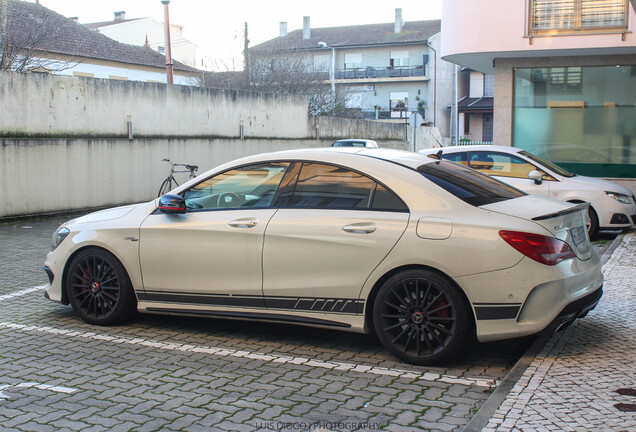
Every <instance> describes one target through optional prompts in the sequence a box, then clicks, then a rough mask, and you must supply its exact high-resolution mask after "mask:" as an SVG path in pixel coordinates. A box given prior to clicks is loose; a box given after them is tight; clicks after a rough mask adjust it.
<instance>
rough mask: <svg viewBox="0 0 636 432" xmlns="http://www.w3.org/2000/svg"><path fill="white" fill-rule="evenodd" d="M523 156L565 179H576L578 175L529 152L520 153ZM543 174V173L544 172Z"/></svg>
mask: <svg viewBox="0 0 636 432" xmlns="http://www.w3.org/2000/svg"><path fill="white" fill-rule="evenodd" d="M519 153H521V154H522V155H524V156H525V157H527V158H528V159H531V160H533V161H535V162H536V163H538V164H541V165H543V166H545V167H547V168H548V169H551V170H552V171H554V172H555V173H557V174H559V175H562V176H563V177H574V176H575V175H576V174H572V173H571V172H570V171H568V170H566V169H564V168H562V167H560V166H558V165H557V164H555V163H553V162H550V161H549V160H546V159H543V158H540V157H539V156H537V155H534V154H532V153H528V152H527V151H521V152H519ZM542 172H543V171H542Z"/></svg>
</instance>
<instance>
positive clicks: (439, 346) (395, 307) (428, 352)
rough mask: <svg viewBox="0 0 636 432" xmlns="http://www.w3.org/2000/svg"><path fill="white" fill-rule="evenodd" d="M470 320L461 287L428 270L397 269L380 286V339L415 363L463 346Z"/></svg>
mask: <svg viewBox="0 0 636 432" xmlns="http://www.w3.org/2000/svg"><path fill="white" fill-rule="evenodd" d="M471 322H472V321H471V319H470V313H469V310H468V305H467V304H466V301H465V300H464V298H463V296H462V295H461V294H460V293H459V291H458V289H457V288H456V287H455V286H454V285H453V284H452V283H450V282H449V281H447V280H446V279H445V278H444V277H442V276H440V275H438V274H436V273H434V272H432V271H428V270H408V271H403V272H400V273H397V274H395V275H393V276H392V277H390V278H389V279H388V280H387V281H386V282H385V283H384V284H383V285H382V287H381V288H380V290H379V292H378V295H377V297H376V299H375V302H374V306H373V324H374V327H375V332H376V334H377V336H378V338H379V339H380V342H382V344H383V345H384V346H385V347H386V348H387V349H388V350H389V351H390V352H391V353H393V354H394V355H395V356H397V357H398V358H400V359H401V360H404V361H406V362H408V363H412V364H430V363H439V362H441V361H444V360H447V359H449V358H450V357H451V356H452V355H453V354H455V353H456V352H457V351H458V350H459V349H460V348H461V347H463V345H464V342H465V341H466V339H467V336H468V335H469V332H470V330H471V328H472V326H471Z"/></svg>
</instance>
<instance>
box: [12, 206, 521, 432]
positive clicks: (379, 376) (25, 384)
mask: <svg viewBox="0 0 636 432" xmlns="http://www.w3.org/2000/svg"><path fill="white" fill-rule="evenodd" d="M65 219H68V217H55V218H49V219H41V220H29V221H17V222H12V223H5V224H0V430H2V431H5V430H19V431H58V430H69V431H107V430H108V431H111V430H114V431H119V430H121V431H127V430H139V431H151V430H166V431H180V430H187V431H222V430H228V431H257V430H262V431H266V430H295V431H297V430H323V431H325V430H330V431H350V430H360V431H364V430H378V429H385V430H389V431H396V432H399V431H413V430H435V431H456V430H461V429H462V428H463V427H464V425H466V424H467V423H468V421H469V420H470V418H471V417H472V416H473V415H474V413H475V412H476V411H477V410H478V409H479V408H480V407H481V406H482V404H483V403H484V402H485V401H486V399H487V398H488V396H489V394H490V392H491V391H492V389H493V388H494V385H496V383H497V382H498V381H499V380H501V379H503V378H504V377H505V375H506V374H507V372H508V371H509V370H510V368H511V367H512V366H513V365H514V364H515V362H516V360H517V359H518V358H519V356H520V355H521V354H522V353H523V352H524V351H525V350H526V348H527V347H528V346H529V344H530V343H532V340H533V339H532V338H526V339H521V340H515V341H503V342H499V343H489V344H476V343H475V344H473V345H471V346H470V347H468V349H467V350H466V352H465V354H464V356H463V358H460V359H457V361H456V362H455V363H453V364H449V365H447V366H446V367H436V368H427V367H415V366H411V365H407V364H403V363H400V362H398V361H397V360H396V359H395V358H394V357H392V356H391V355H390V354H388V353H387V352H386V351H385V350H384V349H383V348H382V347H381V346H380V344H379V342H378V341H377V340H375V338H374V337H372V336H365V335H357V334H350V333H344V332H335V331H328V330H320V329H312V328H304V327H298V326H289V325H274V324H262V323H250V322H240V321H224V320H207V319H193V318H187V319H186V318H180V317H163V316H152V315H140V316H139V317H138V318H136V319H135V320H134V321H133V322H131V323H129V324H126V325H120V326H114V327H96V326H91V325H88V324H86V323H84V322H82V321H81V320H80V319H79V318H78V317H77V316H76V315H75V314H74V313H73V312H72V310H71V308H70V307H67V306H62V305H59V304H56V303H53V302H51V301H48V300H46V299H44V296H43V287H44V285H45V284H46V281H47V279H46V276H45V274H44V272H43V271H42V265H43V262H44V257H45V255H46V253H47V252H48V250H49V249H50V238H51V235H52V233H53V231H54V230H55V229H56V228H57V226H58V225H59V224H60V223H61V222H62V221H63V220H65Z"/></svg>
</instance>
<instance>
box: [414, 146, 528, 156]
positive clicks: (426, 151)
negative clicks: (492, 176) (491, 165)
mask: <svg viewBox="0 0 636 432" xmlns="http://www.w3.org/2000/svg"><path fill="white" fill-rule="evenodd" d="M440 150H442V152H443V153H455V152H460V151H484V150H490V151H499V152H504V153H519V152H520V151H522V150H523V149H520V148H518V147H509V146H498V145H485V144H480V145H465V146H451V147H438V148H432V149H424V150H420V153H424V154H431V153H437V152H438V151H440Z"/></svg>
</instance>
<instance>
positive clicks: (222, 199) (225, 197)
mask: <svg viewBox="0 0 636 432" xmlns="http://www.w3.org/2000/svg"><path fill="white" fill-rule="evenodd" d="M288 166H289V163H288V162H276V163H264V164H256V165H249V166H244V167H240V168H235V169H232V170H229V171H225V172H222V173H220V174H217V175H215V176H213V177H210V178H209V179H207V180H205V181H203V182H201V183H199V184H197V185H196V186H193V187H192V188H190V189H188V190H187V191H185V192H184V194H183V196H184V198H185V201H186V207H187V209H188V210H189V211H197V210H215V209H230V208H242V207H269V206H270V205H271V203H272V200H273V198H274V194H275V193H276V190H277V189H278V185H279V184H280V181H281V180H282V178H283V175H284V174H285V171H286V170H287V167H288Z"/></svg>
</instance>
